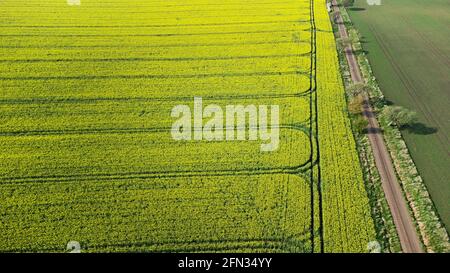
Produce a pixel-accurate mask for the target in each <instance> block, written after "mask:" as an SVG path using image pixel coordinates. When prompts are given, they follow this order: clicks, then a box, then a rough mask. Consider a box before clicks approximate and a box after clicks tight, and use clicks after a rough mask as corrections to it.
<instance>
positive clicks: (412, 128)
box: [401, 122, 438, 135]
mask: <svg viewBox="0 0 450 273" xmlns="http://www.w3.org/2000/svg"><path fill="white" fill-rule="evenodd" d="M401 129H402V130H406V131H408V132H410V133H413V134H416V135H431V134H435V133H436V132H437V131H438V129H437V128H435V127H428V126H427V125H426V124H423V123H421V122H416V123H413V124H410V125H405V126H403V127H402V128H401Z"/></svg>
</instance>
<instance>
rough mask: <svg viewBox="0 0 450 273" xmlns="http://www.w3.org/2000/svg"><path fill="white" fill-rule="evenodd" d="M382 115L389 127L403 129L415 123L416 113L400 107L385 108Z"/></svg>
mask: <svg viewBox="0 0 450 273" xmlns="http://www.w3.org/2000/svg"><path fill="white" fill-rule="evenodd" d="M382 114H383V116H384V117H386V119H387V120H388V125H389V126H392V125H396V126H397V127H403V126H407V125H412V124H413V123H416V122H417V113H416V112H414V111H411V110H409V109H407V108H405V107H402V106H385V107H384V108H383V111H382Z"/></svg>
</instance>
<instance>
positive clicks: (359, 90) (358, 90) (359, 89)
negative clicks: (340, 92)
mask: <svg viewBox="0 0 450 273" xmlns="http://www.w3.org/2000/svg"><path fill="white" fill-rule="evenodd" d="M371 90H372V88H371V87H370V86H369V85H367V84H364V83H355V84H353V85H351V86H349V87H348V88H347V93H348V94H349V95H350V96H352V97H356V96H359V95H368V94H369V93H370V91H371Z"/></svg>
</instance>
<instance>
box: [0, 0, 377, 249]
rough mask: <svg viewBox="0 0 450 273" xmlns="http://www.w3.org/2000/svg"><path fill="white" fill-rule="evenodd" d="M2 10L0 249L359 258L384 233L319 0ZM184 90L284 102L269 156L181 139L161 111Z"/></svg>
mask: <svg viewBox="0 0 450 273" xmlns="http://www.w3.org/2000/svg"><path fill="white" fill-rule="evenodd" d="M313 3H315V5H313ZM0 10H1V13H0V22H1V26H0V47H1V50H0V90H1V91H0V105H1V108H0V120H1V123H0V158H1V160H0V209H1V210H0V219H1V221H0V251H6V252H9V251H18V252H21V251H30V252H41V251H49V252H54V251H56V252H59V251H66V244H67V243H68V242H69V241H78V242H79V243H80V244H81V248H82V251H84V252H102V251H170V252H175V251H195V252H197V251H220V252H222V251H224V252H226V251H238V252H321V251H324V252H366V251H367V243H368V242H370V241H374V240H376V238H375V230H374V224H373V220H372V219H371V214H370V207H369V204H368V198H367V194H366V191H365V188H364V183H363V176H362V171H361V167H360V165H359V160H358V155H357V153H356V149H355V141H354V138H353V134H352V131H351V127H350V121H349V119H348V116H347V112H346V101H345V97H344V90H343V84H342V79H341V76H340V74H339V68H338V60H337V53H336V45H335V42H334V36H333V32H332V29H331V25H330V21H329V18H328V14H327V12H326V9H325V1H324V0H323V1H314V2H312V1H309V0H300V1H298V0H295V1H294V0H292V1H286V0H285V1H281V0H280V1H275V0H254V1H237V0H229V1H208V0H195V1H192V0H191V1H183V0H179V1H155V0H153V1H145V0H82V1H81V5H80V6H69V5H67V4H66V2H65V1H60V0H43V1H37V0H32V1H19V0H6V1H1V2H0ZM194 97H202V98H203V103H204V104H205V105H206V104H215V105H219V106H221V107H225V106H226V105H238V104H240V105H252V104H254V105H279V107H280V127H281V128H280V145H279V149H278V150H276V151H274V152H261V151H260V149H259V147H260V144H261V141H248V140H247V141H228V142H225V141H212V142H210V141H200V140H196V141H176V140H174V139H173V138H172V137H171V132H170V128H171V125H172V123H173V122H174V119H173V118H172V117H171V110H172V108H173V107H174V106H176V105H180V104H182V105H184V104H186V105H189V106H191V107H192V106H193V99H194ZM273 129H274V128H271V130H273ZM234 130H235V131H236V130H238V129H237V128H234Z"/></svg>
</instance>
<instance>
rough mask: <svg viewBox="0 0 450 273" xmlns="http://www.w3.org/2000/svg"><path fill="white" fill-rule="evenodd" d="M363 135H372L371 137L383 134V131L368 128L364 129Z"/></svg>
mask: <svg viewBox="0 0 450 273" xmlns="http://www.w3.org/2000/svg"><path fill="white" fill-rule="evenodd" d="M363 132H364V133H365V134H369V135H370V134H372V135H376V134H381V133H383V130H381V128H374V127H368V128H365V129H364V131H363Z"/></svg>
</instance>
